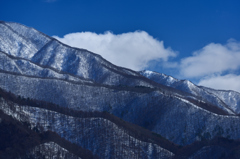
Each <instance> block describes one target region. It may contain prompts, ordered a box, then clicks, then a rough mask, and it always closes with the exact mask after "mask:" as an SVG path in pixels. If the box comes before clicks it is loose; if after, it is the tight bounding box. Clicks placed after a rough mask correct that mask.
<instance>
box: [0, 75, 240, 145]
mask: <svg viewBox="0 0 240 159" xmlns="http://www.w3.org/2000/svg"><path fill="white" fill-rule="evenodd" d="M0 77H1V78H0V79H1V80H0V87H2V88H4V89H6V90H7V91H11V92H12V93H14V94H16V95H20V96H24V97H25V98H31V99H37V100H44V101H48V102H51V103H56V104H58V105H60V106H67V107H68V108H72V109H76V110H84V111H96V110H97V111H109V112H111V113H112V114H114V115H116V116H118V117H121V118H123V119H124V120H126V121H129V122H132V123H134V124H137V125H140V126H143V127H145V128H147V129H149V130H152V131H154V132H156V133H158V134H160V135H162V136H163V137H165V138H167V139H169V140H170V141H173V142H175V143H178V144H184V145H185V144H190V143H192V142H194V141H196V140H199V139H200V138H201V136H203V135H206V134H210V136H209V135H208V137H209V138H210V139H211V138H214V137H215V136H217V135H218V131H217V130H216V131H215V129H218V125H220V126H221V127H222V128H221V129H223V131H222V133H221V136H224V137H227V136H228V135H229V136H230V137H231V138H233V139H238V138H240V136H239V134H240V133H239V130H238V128H237V129H236V130H235V128H236V127H238V126H237V123H238V122H239V117H234V116H226V115H225V116H222V115H217V114H214V113H211V112H209V111H206V110H205V109H202V108H200V107H198V106H197V105H195V104H193V103H191V102H189V101H187V100H186V99H182V98H180V97H178V96H174V95H172V94H164V93H161V92H160V91H154V90H152V91H148V92H141V91H139V90H138V91H137V90H116V89H113V88H107V87H99V86H91V85H82V84H72V83H69V82H66V81H60V80H53V79H38V78H29V77H24V76H15V75H10V74H6V73H5V74H2V73H0ZM20 83H21V84H20ZM19 85H20V86H21V87H19ZM36 88H39V89H37V90H36ZM29 90H33V91H29ZM34 90H35V91H34ZM77 94H78V95H79V94H80V98H79V97H78V96H76V95H77ZM182 132H185V133H184V134H185V135H183V133H182ZM183 139H184V140H183Z"/></svg>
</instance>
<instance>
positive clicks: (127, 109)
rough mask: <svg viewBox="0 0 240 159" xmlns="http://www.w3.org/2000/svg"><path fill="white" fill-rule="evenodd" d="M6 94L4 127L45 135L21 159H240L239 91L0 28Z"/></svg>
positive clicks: (0, 73) (0, 83)
mask: <svg viewBox="0 0 240 159" xmlns="http://www.w3.org/2000/svg"><path fill="white" fill-rule="evenodd" d="M0 90H1V91H0V93H1V98H0V110H1V114H2V116H0V118H1V119H0V121H1V123H2V124H4V123H6V122H10V123H16V122H19V123H20V124H17V125H16V124H12V125H13V127H17V126H18V127H20V128H19V129H21V130H25V129H26V131H28V132H29V133H32V134H35V136H40V137H38V138H39V140H37V141H38V142H36V143H34V145H35V147H34V148H29V147H26V152H25V153H19V154H17V156H18V158H24V157H26V156H30V157H32V158H37V157H38V156H60V158H71V157H72V158H84V157H85V158H91V157H92V158H195V157H199V158H201V157H202V158H204V156H206V154H208V156H211V154H214V152H218V153H215V154H216V155H215V156H213V157H215V158H219V157H222V155H223V154H224V155H225V157H232V158H234V157H239V156H238V154H237V153H235V149H237V148H238V145H239V141H238V140H239V139H240V128H239V126H238V125H239V122H240V117H239V116H238V115H239V113H240V105H239V102H240V94H239V93H238V92H234V91H223V90H214V89H211V88H206V87H201V86H197V85H194V84H193V83H191V82H190V81H187V80H178V79H175V78H173V77H171V76H167V75H164V74H160V73H157V72H152V71H140V72H136V71H133V70H130V69H127V68H122V67H118V66H116V65H114V64H112V63H110V62H108V61H106V60H105V59H103V58H102V57H101V56H99V55H97V54H95V53H92V52H90V51H88V50H85V49H79V48H72V47H70V46H67V45H65V44H63V43H61V42H59V41H58V40H56V39H54V38H52V37H49V36H47V35H45V34H43V33H41V32H39V31H37V30H35V29H34V28H30V27H26V26H24V25H21V24H18V23H10V22H3V21H1V22H0ZM3 121H4V122H3ZM1 123H0V124H1ZM21 123H22V125H21ZM14 130H15V129H14ZM49 133H50V134H52V135H50V136H51V137H49V138H47V139H48V140H46V139H45V138H44V136H46V134H49ZM53 134H55V135H56V136H59V138H58V140H56V139H55V137H54V135H53ZM54 139H55V140H54ZM62 142H69V145H71V144H74V146H75V147H76V148H74V150H73V148H72V149H70V148H69V147H71V146H68V147H63V144H61V143H62ZM225 143H227V144H229V145H230V146H229V145H228V146H226V145H225ZM9 147H10V146H9ZM9 147H3V148H2V149H0V155H1V154H4V155H5V156H6V154H8V153H7V149H6V148H9ZM4 148H5V149H4ZM45 149H48V150H49V153H45V152H44V150H45ZM77 149H81V152H82V153H81V154H78V153H76V152H77V151H76V150H77ZM190 150H191V151H190ZM237 150H238V149H237ZM1 152H2V153H1ZM213 157H212V158H213Z"/></svg>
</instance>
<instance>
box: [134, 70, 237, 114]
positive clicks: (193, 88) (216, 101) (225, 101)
mask: <svg viewBox="0 0 240 159" xmlns="http://www.w3.org/2000/svg"><path fill="white" fill-rule="evenodd" d="M139 73H140V74H141V75H143V76H145V77H147V78H149V79H151V80H153V81H155V82H157V83H160V84H163V85H166V86H169V87H172V88H176V89H178V90H181V91H184V92H188V93H191V94H193V95H196V96H199V97H201V99H202V100H204V101H207V102H210V103H212V104H213V105H216V106H218V107H219V108H221V109H223V110H225V111H227V112H229V113H230V114H239V113H240V107H239V104H240V94H239V93H238V92H235V91H224V90H214V89H210V88H206V87H199V86H197V85H195V84H193V83H191V82H190V81H187V80H178V79H176V78H173V77H171V76H167V75H165V74H161V73H157V72H153V71H140V72H139Z"/></svg>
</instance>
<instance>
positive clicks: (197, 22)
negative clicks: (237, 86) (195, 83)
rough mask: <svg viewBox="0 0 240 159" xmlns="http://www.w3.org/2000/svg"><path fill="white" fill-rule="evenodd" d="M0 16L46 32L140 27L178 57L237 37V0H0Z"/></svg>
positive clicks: (239, 3) (239, 7) (239, 11)
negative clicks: (175, 51) (162, 42)
mask: <svg viewBox="0 0 240 159" xmlns="http://www.w3.org/2000/svg"><path fill="white" fill-rule="evenodd" d="M0 6H1V10H0V19H1V20H4V21H14V22H19V23H22V24H25V25H27V26H32V27H34V28H36V29H38V30H40V31H42V32H44V33H46V34H48V35H58V36H63V35H64V34H67V33H70V32H79V31H92V32H96V33H103V32H105V31H108V30H110V31H112V32H113V33H115V34H119V33H124V32H129V31H135V30H144V31H146V32H148V33H149V34H150V35H152V36H153V37H155V38H157V39H159V40H163V41H164V43H165V46H170V47H172V49H174V50H177V51H179V52H180V56H181V57H184V56H187V55H188V54H190V53H192V51H194V50H198V49H200V48H202V47H203V46H205V45H206V44H208V43H210V42H215V43H225V42H226V41H227V40H228V39H229V38H235V39H236V40H240V1H239V0H181V1H180V0H156V1H144V0H138V1H131V0H116V1H112V0H57V1H55V2H52V3H46V2H44V0H0Z"/></svg>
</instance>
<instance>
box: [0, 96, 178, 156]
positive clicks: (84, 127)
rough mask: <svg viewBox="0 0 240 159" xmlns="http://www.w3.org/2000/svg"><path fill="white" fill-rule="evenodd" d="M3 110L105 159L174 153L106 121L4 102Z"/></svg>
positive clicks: (170, 154)
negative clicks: (131, 134)
mask: <svg viewBox="0 0 240 159" xmlns="http://www.w3.org/2000/svg"><path fill="white" fill-rule="evenodd" d="M0 102H1V104H0V105H1V109H2V110H3V111H4V113H6V114H8V115H11V116H12V117H14V118H16V119H17V120H19V121H21V122H28V123H30V124H31V128H32V129H33V128H37V129H39V130H41V127H43V131H46V130H51V131H54V132H56V133H58V134H59V135H60V136H61V137H63V138H65V139H67V140H68V141H70V142H72V143H76V144H78V145H79V146H81V147H83V148H86V149H89V150H91V151H92V152H93V153H94V154H97V155H98V156H100V157H101V158H149V159H150V158H171V157H173V156H174V154H173V153H171V152H169V151H168V150H166V149H163V148H161V147H160V146H158V145H156V144H152V143H148V142H143V141H141V140H138V139H136V138H134V137H133V136H130V135H128V134H127V133H126V131H125V130H124V129H122V128H121V127H118V126H117V125H116V124H114V123H112V122H111V121H109V120H106V119H103V118H91V117H90V118H77V117H72V116H67V115H63V114H60V113H57V112H54V111H49V110H46V109H41V108H34V107H29V106H18V105H16V104H13V103H12V104H13V106H12V107H9V105H8V104H7V103H5V102H4V100H3V99H1V100H0Z"/></svg>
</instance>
